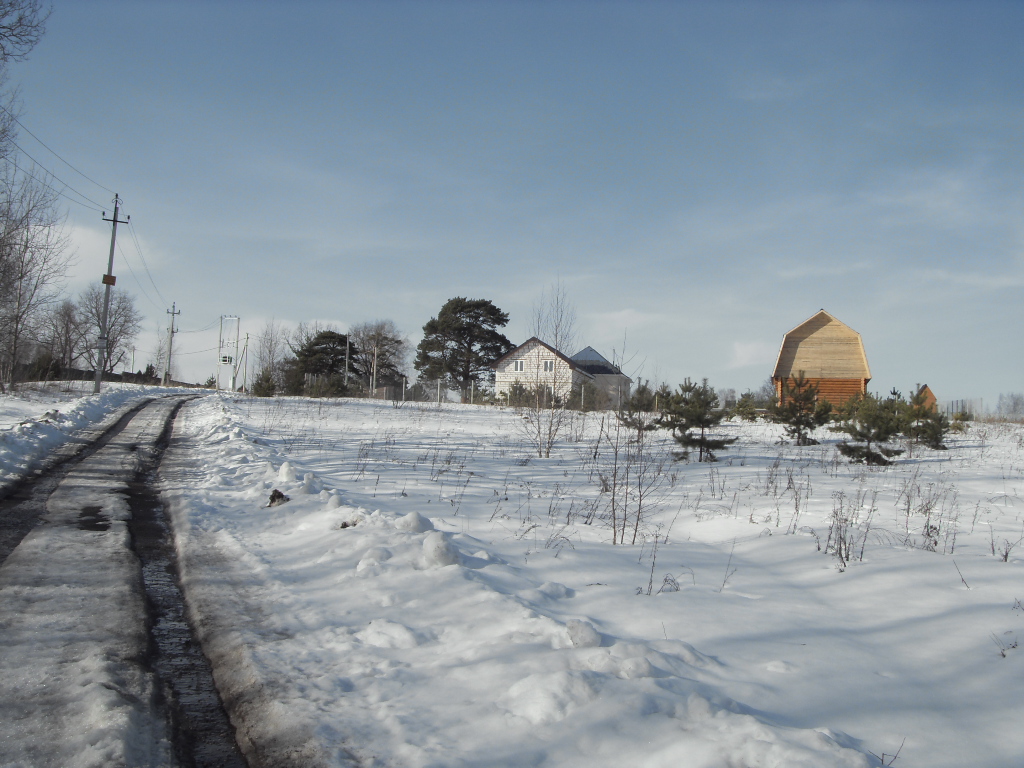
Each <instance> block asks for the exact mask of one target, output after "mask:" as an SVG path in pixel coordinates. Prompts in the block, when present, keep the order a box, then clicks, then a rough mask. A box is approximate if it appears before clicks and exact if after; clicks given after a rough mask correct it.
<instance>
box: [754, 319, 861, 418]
mask: <svg viewBox="0 0 1024 768" xmlns="http://www.w3.org/2000/svg"><path fill="white" fill-rule="evenodd" d="M801 372H802V373H803V375H804V377H805V378H806V379H808V380H809V381H810V382H811V383H812V384H815V385H816V386H817V387H818V397H819V399H821V400H827V401H828V402H830V403H832V405H842V404H843V403H845V402H846V401H847V400H849V399H850V398H851V397H856V396H857V395H863V394H866V393H867V387H868V382H869V381H871V369H870V368H868V358H867V355H865V354H864V344H863V342H862V341H861V338H860V334H859V333H857V332H856V331H855V330H853V329H852V328H851V327H850V326H848V325H846V324H845V323H841V322H840V321H838V320H836V318H834V317H832V315H830V314H829V313H828V312H826V311H825V310H821V311H820V312H818V313H817V314H816V315H814V316H813V317H811V318H809V319H807V320H805V321H804V322H802V323H800V325H798V326H797V327H796V328H794V329H793V330H791V331H790V332H789V333H787V334H786V335H785V336H784V337H783V339H782V348H781V349H780V350H779V359H778V361H777V362H776V363H775V372H774V373H773V374H772V381H774V382H775V395H776V397H778V398H779V400H780V401H781V400H782V383H783V382H784V381H786V380H787V379H789V380H792V379H794V378H796V377H797V376H799V375H800V373H801Z"/></svg>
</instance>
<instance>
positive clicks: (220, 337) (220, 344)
mask: <svg viewBox="0 0 1024 768" xmlns="http://www.w3.org/2000/svg"><path fill="white" fill-rule="evenodd" d="M223 353H224V315H221V316H220V333H218V334H217V391H218V392H220V364H221V356H222V355H223Z"/></svg>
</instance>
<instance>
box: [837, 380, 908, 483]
mask: <svg viewBox="0 0 1024 768" xmlns="http://www.w3.org/2000/svg"><path fill="white" fill-rule="evenodd" d="M905 410H906V403H905V402H904V400H903V397H902V395H901V394H900V393H899V392H897V391H896V390H895V389H894V390H893V391H892V392H891V393H890V394H889V397H888V398H886V399H885V400H882V399H880V398H878V397H875V396H874V395H871V394H868V395H865V396H864V397H862V398H861V399H860V400H859V401H857V403H856V404H855V405H854V406H853V408H852V415H851V416H850V418H848V419H847V420H846V421H845V422H843V424H842V426H841V427H840V430H841V431H843V432H845V433H846V434H847V435H849V436H850V439H851V440H852V443H851V442H849V441H844V442H842V443H840V444H839V445H838V446H837V447H838V449H839V452H840V453H841V454H843V455H844V456H846V457H848V458H850V459H852V460H853V461H855V462H864V463H867V464H874V465H877V466H885V465H887V464H891V463H892V462H891V461H889V459H890V458H892V457H893V456H898V455H899V454H901V453H903V451H902V450H899V449H897V448H887V447H885V446H884V445H881V444H882V443H887V442H889V441H890V440H892V439H893V438H894V437H896V436H897V435H899V434H901V433H902V432H903V431H904V428H905V425H906V418H905ZM872 445H874V446H875V448H872Z"/></svg>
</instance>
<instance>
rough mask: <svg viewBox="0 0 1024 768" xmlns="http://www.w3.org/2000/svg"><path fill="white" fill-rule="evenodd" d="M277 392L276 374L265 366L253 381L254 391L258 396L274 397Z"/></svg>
mask: <svg viewBox="0 0 1024 768" xmlns="http://www.w3.org/2000/svg"><path fill="white" fill-rule="evenodd" d="M276 392H277V384H276V383H275V382H274V375H273V373H271V371H270V369H269V368H264V369H263V370H262V371H260V374H259V376H257V377H256V379H255V380H254V381H253V383H252V393H253V395H255V396H256V397H273V396H274V393H276Z"/></svg>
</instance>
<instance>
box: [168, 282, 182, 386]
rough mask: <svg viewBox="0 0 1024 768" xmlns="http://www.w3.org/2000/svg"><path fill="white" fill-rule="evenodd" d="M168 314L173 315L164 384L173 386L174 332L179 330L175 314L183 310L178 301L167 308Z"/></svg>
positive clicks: (169, 329) (169, 331)
mask: <svg viewBox="0 0 1024 768" xmlns="http://www.w3.org/2000/svg"><path fill="white" fill-rule="evenodd" d="M167 314H168V315H170V316H171V324H170V326H168V328H167V370H166V371H165V372H164V386H165V387H169V386H171V351H172V350H173V349H174V334H175V333H177V331H176V330H175V329H174V316H175V315H180V314H181V310H180V309H178V304H177V302H174V303H172V304H171V308H170V309H168V310H167Z"/></svg>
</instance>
